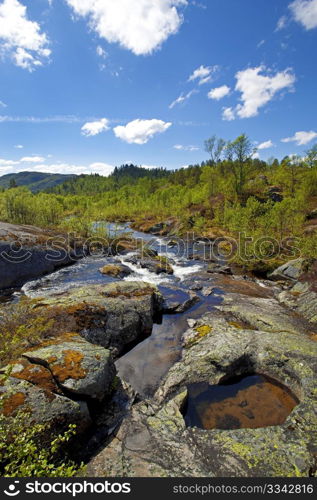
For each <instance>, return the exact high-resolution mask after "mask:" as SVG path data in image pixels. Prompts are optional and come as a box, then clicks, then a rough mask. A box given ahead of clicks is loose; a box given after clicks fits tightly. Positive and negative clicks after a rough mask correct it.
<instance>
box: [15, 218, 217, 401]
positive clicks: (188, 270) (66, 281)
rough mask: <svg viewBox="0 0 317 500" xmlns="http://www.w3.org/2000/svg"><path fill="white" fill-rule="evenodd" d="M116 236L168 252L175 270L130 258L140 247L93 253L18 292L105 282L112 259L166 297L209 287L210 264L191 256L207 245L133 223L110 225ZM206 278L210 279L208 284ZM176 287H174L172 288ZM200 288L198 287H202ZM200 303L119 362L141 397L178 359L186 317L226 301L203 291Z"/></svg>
mask: <svg viewBox="0 0 317 500" xmlns="http://www.w3.org/2000/svg"><path fill="white" fill-rule="evenodd" d="M107 229H108V231H109V232H110V234H111V236H116V237H118V238H119V237H120V235H123V234H130V235H131V236H132V237H133V238H135V239H138V240H142V241H143V242H144V243H145V244H146V245H148V246H149V247H150V248H151V249H152V250H154V251H156V252H157V253H158V254H159V255H161V256H164V257H167V258H168V259H169V261H170V262H171V265H172V268H173V274H172V275H167V274H166V273H162V274H155V273H154V272H151V271H149V270H148V269H144V268H142V267H141V266H140V265H138V264H133V263H131V262H130V259H131V257H133V256H134V255H135V254H136V252H130V253H128V254H126V255H119V256H113V257H107V256H104V255H101V256H89V257H86V258H83V259H82V260H80V261H78V262H77V263H75V264H73V265H72V266H69V267H65V268H62V269H60V270H58V271H56V272H54V273H52V274H50V275H47V276H44V277H42V278H39V279H35V280H32V281H29V282H28V283H26V284H25V285H24V286H23V287H22V289H21V291H19V292H17V293H16V297H17V298H18V296H19V295H21V294H25V295H27V296H28V297H31V298H37V297H43V296H46V297H47V296H49V295H53V294H57V293H63V292H65V291H67V290H71V289H73V288H74V287H85V286H89V285H94V284H106V283H111V282H115V281H118V279H116V278H113V277H111V276H105V275H103V274H101V273H100V271H99V269H100V268H101V267H103V266H105V265H106V264H109V263H114V264H115V263H118V262H120V263H122V264H124V265H125V266H128V267H129V268H130V270H131V271H132V273H131V274H130V275H129V276H128V277H126V278H124V280H127V281H145V282H148V283H152V284H155V285H157V286H158V287H159V289H161V291H162V293H163V295H164V296H165V297H169V298H171V297H172V298H173V300H178V301H185V300H187V299H189V298H190V295H189V288H190V286H191V284H192V283H194V282H195V283H196V284H197V280H198V282H199V284H200V285H201V286H202V285H203V284H207V285H209V286H210V280H211V277H207V278H206V273H205V276H204V277H202V276H200V274H203V271H204V269H205V268H206V264H205V263H204V262H200V261H195V260H192V259H190V258H188V257H189V256H190V255H191V254H192V253H193V251H195V253H198V254H199V253H200V254H201V255H203V253H204V250H205V245H204V244H203V243H195V244H194V246H195V248H193V242H191V241H188V242H187V243H186V244H184V243H183V242H179V244H178V245H176V244H175V242H174V246H171V245H170V244H169V242H170V238H161V237H154V236H153V235H149V234H145V233H141V232H138V231H131V230H130V228H129V225H128V224H122V225H114V224H110V225H109V226H108V228H107ZM204 280H208V282H207V283H205V282H204ZM170 286H172V287H173V288H172V289H170V288H168V287H170ZM198 288H199V287H198ZM196 293H197V295H198V296H199V299H200V300H199V302H198V303H197V304H196V305H194V306H193V307H191V308H190V310H189V311H187V312H185V313H182V314H173V315H168V314H167V315H164V316H163V318H162V322H161V324H155V325H154V327H153V332H152V335H151V336H150V337H148V338H147V339H146V340H144V341H143V342H141V343H139V344H138V345H137V346H136V347H134V348H133V349H132V350H130V351H129V352H128V353H127V354H125V355H124V356H122V357H121V358H120V359H119V360H118V361H117V362H116V366H117V370H118V373H119V375H120V376H121V377H122V378H123V379H124V380H126V381H127V382H129V383H130V384H131V385H132V387H133V388H134V389H135V390H136V391H137V392H138V393H139V394H140V395H142V396H150V395H152V394H153V392H154V391H155V389H156V388H157V386H158V384H159V381H160V380H161V378H162V377H163V376H164V375H165V374H166V372H167V371H168V369H169V368H170V367H171V366H172V365H173V364H174V363H175V362H176V361H177V360H178V359H179V357H180V353H181V336H182V334H183V333H184V332H185V331H186V330H187V328H188V324H187V319H189V318H199V317H200V316H201V315H202V314H204V313H205V312H207V311H209V310H212V308H213V307H214V305H216V304H218V303H220V302H221V300H222V299H221V291H220V290H219V294H216V295H215V294H213V295H212V296H210V297H204V296H203V295H202V294H201V293H200V292H199V291H198V292H196Z"/></svg>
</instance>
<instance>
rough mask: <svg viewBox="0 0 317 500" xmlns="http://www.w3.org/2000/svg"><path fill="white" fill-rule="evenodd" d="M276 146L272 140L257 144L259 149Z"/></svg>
mask: <svg viewBox="0 0 317 500" xmlns="http://www.w3.org/2000/svg"><path fill="white" fill-rule="evenodd" d="M273 146H274V144H273V142H272V141H271V140H269V141H265V142H261V144H259V145H258V146H257V148H258V149H269V148H272V147H273Z"/></svg>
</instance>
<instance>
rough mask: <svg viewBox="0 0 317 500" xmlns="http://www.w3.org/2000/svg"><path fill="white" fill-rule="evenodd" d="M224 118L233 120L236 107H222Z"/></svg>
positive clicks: (229, 120)
mask: <svg viewBox="0 0 317 500" xmlns="http://www.w3.org/2000/svg"><path fill="white" fill-rule="evenodd" d="M222 119H223V120H225V121H227V122H231V121H232V120H234V119H235V115H234V109H233V108H222Z"/></svg>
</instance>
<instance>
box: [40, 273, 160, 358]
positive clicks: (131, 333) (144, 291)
mask: <svg viewBox="0 0 317 500" xmlns="http://www.w3.org/2000/svg"><path fill="white" fill-rule="evenodd" d="M162 306H163V298H162V296H161V294H160V292H159V291H158V289H157V288H156V287H155V286H153V285H150V284H149V283H143V282H133V281H118V282H115V283H110V284H107V285H94V286H89V287H84V288H75V289H73V290H72V291H67V292H65V293H63V294H60V295H55V296H50V297H48V298H46V299H43V300H42V301H41V303H40V304H39V305H38V308H39V311H40V309H41V308H42V307H45V308H47V307H51V308H54V310H55V309H56V315H57V316H60V318H61V321H63V319H64V318H66V319H67V324H68V330H70V331H73V332H77V333H80V335H81V336H83V337H84V338H85V339H86V340H88V341H89V342H91V343H92V344H96V345H99V346H102V347H105V348H109V349H110V350H111V352H112V354H113V355H114V356H115V357H117V356H118V355H119V354H120V353H121V352H122V351H123V349H124V348H126V347H127V346H128V345H129V344H131V343H132V342H135V341H136V340H138V339H144V337H146V336H148V335H150V334H151V332H152V327H153V322H154V319H155V318H156V317H157V316H159V315H160V314H161V312H162Z"/></svg>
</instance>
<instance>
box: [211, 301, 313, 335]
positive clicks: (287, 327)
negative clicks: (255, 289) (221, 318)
mask: <svg viewBox="0 0 317 500" xmlns="http://www.w3.org/2000/svg"><path fill="white" fill-rule="evenodd" d="M217 309H218V310H220V311H222V312H224V313H230V315H231V316H233V317H234V318H235V319H237V320H238V321H241V322H243V323H245V324H248V325H250V327H252V328H255V329H259V330H263V331H267V332H289V333H294V334H295V333H303V334H305V333H307V325H304V322H303V320H302V319H301V318H299V317H296V316H295V315H292V314H290V312H289V311H288V310H287V309H285V308H284V307H282V306H281V305H280V304H279V303H278V302H277V301H276V300H275V299H273V298H258V297H249V296H243V295H240V294H235V293H232V294H230V293H228V294H226V295H224V297H223V302H222V304H221V305H219V306H217Z"/></svg>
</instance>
